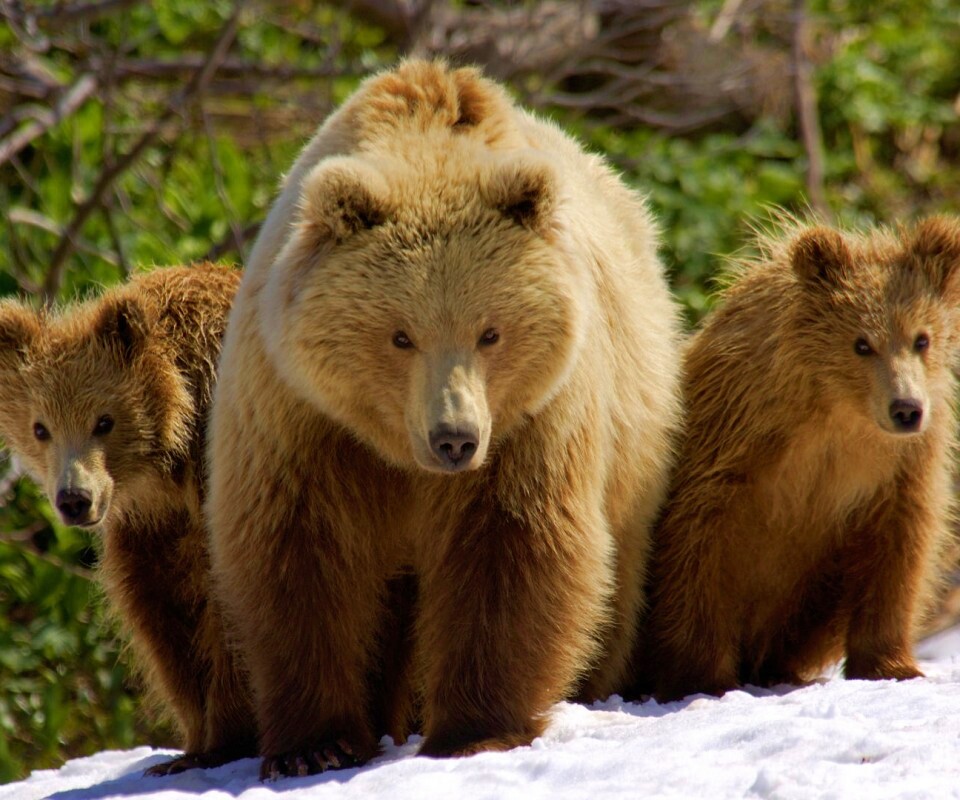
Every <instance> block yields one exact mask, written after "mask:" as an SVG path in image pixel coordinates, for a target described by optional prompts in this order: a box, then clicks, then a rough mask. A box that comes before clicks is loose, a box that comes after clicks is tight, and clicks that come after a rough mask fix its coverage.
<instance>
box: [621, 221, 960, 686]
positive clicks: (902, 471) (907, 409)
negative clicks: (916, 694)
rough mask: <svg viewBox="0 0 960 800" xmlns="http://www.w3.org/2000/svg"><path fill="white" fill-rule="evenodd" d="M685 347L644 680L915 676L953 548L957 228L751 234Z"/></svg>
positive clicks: (952, 224)
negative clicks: (754, 246)
mask: <svg viewBox="0 0 960 800" xmlns="http://www.w3.org/2000/svg"><path fill="white" fill-rule="evenodd" d="M760 245H761V256H760V258H759V259H758V260H757V262H756V263H752V264H747V265H744V266H743V268H741V269H740V270H739V271H738V272H737V273H736V274H735V276H734V280H733V283H732V285H730V286H729V288H728V289H727V290H726V291H725V292H724V294H723V295H722V298H723V302H722V305H721V306H720V307H719V308H718V310H716V311H715V312H713V313H712V314H711V315H710V316H709V317H708V318H707V319H706V321H705V322H704V324H703V327H702V329H701V330H700V331H699V332H698V333H697V334H696V336H695V338H694V339H693V341H692V343H691V345H690V348H689V351H688V353H687V355H686V361H685V384H684V391H685V400H686V408H687V418H686V424H685V427H684V433H683V437H682V447H681V450H680V453H679V461H678V467H677V471H676V475H675V478H674V481H673V484H672V488H671V491H670V495H669V498H668V501H667V504H666V507H665V509H664V511H663V513H662V517H661V520H660V522H659V525H658V527H657V529H656V533H655V548H654V555H653V558H652V561H653V564H652V576H651V581H650V587H651V588H650V597H651V607H650V610H649V613H648V616H647V624H646V636H645V637H644V642H643V646H642V647H640V648H638V651H637V664H638V685H637V687H635V690H636V691H650V690H652V692H653V693H654V694H655V696H657V697H658V698H660V699H665V700H666V699H676V698H679V697H682V696H684V695H687V694H690V693H692V692H708V693H716V694H719V693H723V692H724V691H725V690H728V689H731V688H733V687H736V686H738V685H741V684H744V683H752V684H758V685H773V684H778V683H797V682H801V681H803V680H805V679H810V678H812V677H814V676H816V675H817V674H818V673H819V672H820V671H821V670H822V669H823V668H824V667H825V666H827V665H829V664H831V663H835V662H837V661H839V660H840V659H841V658H843V657H844V656H845V657H846V660H845V663H844V667H843V669H844V674H845V675H846V677H848V678H866V679H882V678H895V679H907V678H913V677H916V676H919V675H920V674H921V673H920V670H919V669H918V667H917V663H916V661H915V660H914V656H913V654H912V642H913V641H914V637H915V632H916V630H917V627H918V623H919V622H920V621H921V620H922V619H923V616H924V614H925V612H926V611H928V609H929V606H930V602H931V599H932V597H933V595H934V594H935V590H936V585H937V581H938V573H939V568H940V566H941V561H942V560H943V556H944V553H945V552H946V550H947V549H948V548H949V546H950V545H951V537H952V534H951V525H950V521H951V515H952V512H953V507H954V500H953V494H954V493H953V490H952V487H951V476H952V474H953V467H954V460H953V459H954V446H955V438H956V434H955V428H956V420H955V417H954V410H953V402H954V396H955V390H956V380H955V377H954V372H953V369H954V367H955V366H956V356H957V353H958V345H960V270H958V265H960V224H958V222H957V221H955V220H950V219H946V218H931V219H928V220H926V221H923V222H921V223H919V224H918V225H917V226H916V227H915V228H913V229H912V230H900V231H897V232H893V231H889V230H875V231H873V232H870V233H865V234H852V233H840V232H837V231H836V230H833V229H829V228H825V227H819V226H810V225H802V224H797V223H787V224H785V225H784V226H783V227H782V228H780V229H779V232H775V233H774V234H772V235H770V236H768V237H767V238H765V239H762V240H761V242H760Z"/></svg>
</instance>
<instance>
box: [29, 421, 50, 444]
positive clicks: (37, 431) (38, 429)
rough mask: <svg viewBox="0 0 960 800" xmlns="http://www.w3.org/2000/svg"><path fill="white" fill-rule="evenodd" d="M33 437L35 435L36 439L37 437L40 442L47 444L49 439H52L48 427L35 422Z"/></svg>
mask: <svg viewBox="0 0 960 800" xmlns="http://www.w3.org/2000/svg"><path fill="white" fill-rule="evenodd" d="M33 435H34V437H36V438H37V439H38V440H39V441H41V442H45V441H47V439H49V438H50V431H48V430H47V426H46V425H44V424H43V423H42V422H34V423H33Z"/></svg>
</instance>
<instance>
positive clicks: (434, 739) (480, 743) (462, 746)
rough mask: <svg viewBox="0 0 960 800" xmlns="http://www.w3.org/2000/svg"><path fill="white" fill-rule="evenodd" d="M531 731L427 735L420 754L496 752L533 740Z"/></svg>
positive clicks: (453, 755)
mask: <svg viewBox="0 0 960 800" xmlns="http://www.w3.org/2000/svg"><path fill="white" fill-rule="evenodd" d="M533 738H534V734H532V733H506V734H501V735H500V736H486V737H482V738H467V737H458V736H443V735H439V734H438V735H433V736H428V737H427V738H426V739H425V740H424V742H423V744H422V745H421V746H420V755H422V756H427V757H429V758H459V757H460V756H472V755H475V754H476V753H497V752H502V751H504V750H512V749H513V748H514V747H522V746H523V745H527V744H530V742H532V741H533Z"/></svg>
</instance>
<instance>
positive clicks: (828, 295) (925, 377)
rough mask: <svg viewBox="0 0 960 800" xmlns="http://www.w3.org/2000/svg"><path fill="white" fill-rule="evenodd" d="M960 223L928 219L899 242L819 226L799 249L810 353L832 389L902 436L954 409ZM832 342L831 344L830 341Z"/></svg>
mask: <svg viewBox="0 0 960 800" xmlns="http://www.w3.org/2000/svg"><path fill="white" fill-rule="evenodd" d="M958 264H960V227H958V226H957V224H956V223H955V222H950V221H947V220H944V219H931V220H928V221H927V222H925V223H923V224H921V225H920V226H918V228H917V229H916V230H915V231H914V232H913V234H912V236H910V237H908V238H907V239H905V240H901V241H899V242H897V243H893V242H882V243H878V242H869V241H868V242H867V243H866V244H862V245H857V244H854V245H853V246H848V245H847V244H846V243H845V242H844V241H843V240H842V239H841V238H840V237H839V236H838V235H837V234H834V233H831V232H828V231H824V230H822V229H821V230H818V231H813V232H810V233H808V234H806V235H805V237H804V238H802V239H801V240H800V241H799V242H798V244H797V246H796V247H795V249H794V266H795V268H796V269H798V272H799V273H800V274H801V277H803V279H804V280H805V281H806V282H807V285H806V292H807V295H808V297H807V299H808V303H809V311H810V312H811V314H810V332H811V336H812V339H811V341H810V342H809V343H808V344H809V347H808V351H809V356H810V358H812V359H813V360H815V361H817V362H818V364H816V365H811V368H812V369H818V370H821V371H822V372H823V374H824V376H825V379H824V385H825V387H826V389H827V390H828V391H832V392H834V393H835V394H836V395H839V396H841V397H843V398H846V399H848V400H849V401H850V402H849V405H850V407H851V408H852V409H855V410H859V412H860V413H862V414H864V415H865V416H867V417H868V418H870V419H872V420H873V421H874V422H875V423H876V424H877V425H878V426H879V427H880V428H881V429H882V430H884V431H885V432H887V433H890V434H894V435H897V436H910V435H916V434H922V433H923V432H924V431H926V430H927V429H928V427H929V426H930V424H931V422H932V420H933V419H934V418H935V416H936V415H937V414H946V413H949V404H950V402H951V399H952V398H951V392H952V390H951V386H952V379H951V369H952V366H953V363H954V361H955V359H956V355H957V351H958V346H960V313H958V302H960V297H958V294H960V292H958V289H960V287H958V286H957V285H956V281H955V272H956V269H955V268H956V266H957V265H958ZM828 342H832V346H828Z"/></svg>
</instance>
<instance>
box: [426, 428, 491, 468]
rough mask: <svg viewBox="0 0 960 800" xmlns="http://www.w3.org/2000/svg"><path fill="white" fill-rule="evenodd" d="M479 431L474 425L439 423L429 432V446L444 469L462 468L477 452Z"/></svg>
mask: <svg viewBox="0 0 960 800" xmlns="http://www.w3.org/2000/svg"><path fill="white" fill-rule="evenodd" d="M479 442H480V432H479V431H478V430H477V429H476V428H474V427H463V428H452V427H450V426H449V425H440V426H439V427H437V428H435V429H434V430H432V431H431V432H430V448H431V449H432V450H433V452H434V454H435V455H436V456H437V458H438V459H440V463H441V464H442V465H443V467H444V468H445V469H448V470H450V471H451V472H454V471H456V470H461V469H464V468H465V467H466V466H467V465H468V464H469V463H470V460H471V459H472V458H473V454H474V453H476V452H477V444H478V443H479Z"/></svg>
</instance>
